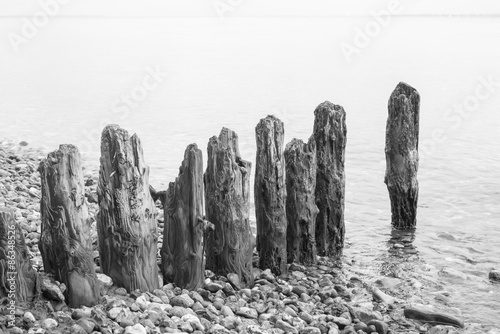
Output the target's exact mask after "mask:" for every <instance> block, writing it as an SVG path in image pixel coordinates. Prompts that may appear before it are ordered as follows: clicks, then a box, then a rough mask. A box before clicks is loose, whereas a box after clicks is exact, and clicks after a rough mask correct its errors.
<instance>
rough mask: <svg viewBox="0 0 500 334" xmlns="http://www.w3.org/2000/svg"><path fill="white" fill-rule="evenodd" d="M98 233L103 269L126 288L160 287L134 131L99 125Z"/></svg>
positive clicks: (150, 208)
mask: <svg viewBox="0 0 500 334" xmlns="http://www.w3.org/2000/svg"><path fill="white" fill-rule="evenodd" d="M97 195H98V197H99V215H98V218H97V233H98V237H99V255H100V259H101V268H102V271H103V273H105V274H106V275H108V276H109V277H111V278H112V279H113V283H114V285H116V286H120V287H123V288H125V289H126V290H127V291H133V290H136V289H140V290H141V291H153V290H154V289H156V288H158V287H159V283H158V265H157V264H156V250H157V240H158V235H157V231H156V211H155V205H154V203H153V200H152V198H151V194H150V191H149V167H148V166H147V165H146V163H145V161H144V157H143V153H142V146H141V142H140V140H139V138H138V137H137V135H135V134H134V135H133V136H132V137H130V136H129V134H128V132H127V131H126V130H124V129H121V128H120V127H119V126H118V125H108V126H106V127H105V128H104V130H103V132H102V138H101V169H100V171H99V185H98V187H97Z"/></svg>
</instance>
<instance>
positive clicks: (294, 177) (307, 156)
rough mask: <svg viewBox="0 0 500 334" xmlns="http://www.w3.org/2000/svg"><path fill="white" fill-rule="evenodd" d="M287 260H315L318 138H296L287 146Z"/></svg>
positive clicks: (303, 261) (298, 261) (299, 261)
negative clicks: (307, 139) (306, 139)
mask: <svg viewBox="0 0 500 334" xmlns="http://www.w3.org/2000/svg"><path fill="white" fill-rule="evenodd" d="M285 162H286V218H287V220H288V227H287V237H286V242H287V255H288V262H289V263H291V262H297V263H304V264H313V263H314V262H316V216H317V215H318V212H319V210H318V207H317V206H316V200H315V198H316V197H315V191H316V142H315V141H314V137H311V138H309V141H308V143H307V144H306V143H304V142H303V141H302V140H299V139H293V140H292V141H291V142H290V143H288V144H287V145H286V148H285Z"/></svg>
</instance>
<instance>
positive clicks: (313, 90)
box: [0, 17, 500, 328]
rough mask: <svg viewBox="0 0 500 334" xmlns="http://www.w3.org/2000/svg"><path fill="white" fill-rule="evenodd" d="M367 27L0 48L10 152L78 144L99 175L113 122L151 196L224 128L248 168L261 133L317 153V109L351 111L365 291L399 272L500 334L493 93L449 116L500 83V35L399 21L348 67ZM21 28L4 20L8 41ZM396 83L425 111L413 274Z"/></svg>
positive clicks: (109, 34) (69, 24)
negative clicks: (393, 202) (325, 104)
mask: <svg viewBox="0 0 500 334" xmlns="http://www.w3.org/2000/svg"><path fill="white" fill-rule="evenodd" d="M370 20H371V19H370V18H366V17H365V18H363V17H357V18H329V19H326V18H325V19H258V18H254V19H234V18H233V19H231V18H228V19H226V20H224V21H220V20H218V19H213V20H212V19H148V20H146V19H92V18H72V19H69V18H57V19H52V20H51V22H50V24H48V25H47V27H45V28H44V29H43V30H41V31H40V32H39V34H38V35H37V36H36V38H33V39H32V40H30V41H29V43H28V44H26V45H23V46H22V47H21V48H20V50H19V53H15V52H14V51H13V50H12V48H11V46H10V45H9V42H8V40H7V39H6V38H2V39H0V74H1V76H0V92H2V98H1V99H0V118H1V119H2V127H1V130H0V139H1V138H3V137H6V138H11V139H16V140H26V141H27V142H29V143H30V144H31V145H36V146H44V147H46V149H47V150H53V149H55V148H56V147H57V145H58V144H61V143H73V144H76V145H77V146H79V148H80V149H81V151H82V152H83V154H84V156H85V157H86V159H87V161H88V162H89V164H90V165H93V166H97V165H98V157H99V146H98V145H99V133H100V131H101V129H102V127H103V126H104V125H105V124H106V123H109V122H113V123H119V124H120V125H121V126H123V127H125V128H126V129H128V130H129V131H130V132H132V133H133V132H136V133H137V134H138V135H139V137H140V138H141V140H142V142H143V145H144V152H145V158H146V161H148V163H149V164H150V166H151V179H152V180H151V182H152V184H153V185H154V186H155V187H157V188H165V187H166V185H167V184H168V182H170V181H173V179H174V178H175V176H176V174H177V172H178V166H179V165H180V162H181V160H182V156H183V151H184V149H185V147H186V146H187V145H188V144H190V143H192V142H196V143H197V144H198V145H199V147H200V148H202V149H203V150H204V153H205V152H206V149H205V148H206V144H207V142H208V138H209V137H211V136H213V135H216V134H218V133H219V131H220V128H221V127H222V126H226V127H229V128H231V129H233V130H235V131H236V132H237V133H238V134H239V136H240V149H241V152H242V155H243V158H245V159H247V160H250V161H255V139H254V127H255V125H256V124H257V123H258V121H259V119H260V118H262V117H265V116H266V115H267V114H275V115H277V116H278V117H279V118H281V119H282V120H283V121H284V122H285V132H286V138H285V140H286V142H288V141H290V140H291V139H292V138H293V137H298V138H302V139H307V138H308V137H309V136H310V134H311V132H312V124H313V110H314V108H315V107H316V105H318V104H319V103H320V102H322V101H324V100H330V101H332V102H334V103H337V104H341V105H342V106H344V108H345V110H346V112H347V128H348V141H347V149H346V175H347V183H346V212H345V218H346V230H347V242H348V245H347V247H346V251H345V252H346V254H347V255H348V256H350V257H353V258H355V259H356V263H355V264H354V266H355V267H356V268H357V269H359V270H360V272H363V273H364V274H365V275H366V276H367V277H371V276H373V277H376V276H377V275H379V274H381V273H383V274H390V270H392V269H390V268H401V267H403V270H406V271H407V275H413V276H412V277H413V278H415V275H416V279H417V280H418V279H420V280H421V281H422V283H424V286H423V287H422V291H423V292H424V295H426V296H428V298H427V301H428V302H430V303H433V304H435V305H436V307H444V306H443V305H441V304H442V301H439V300H436V299H434V295H432V294H431V292H435V291H437V290H447V291H448V292H449V293H450V296H449V301H448V304H449V307H451V308H458V309H460V310H461V312H462V315H463V317H464V319H465V320H466V321H467V322H480V323H483V324H486V325H489V326H495V327H498V328H500V319H499V318H498V316H497V315H498V314H499V312H500V285H498V284H497V285H493V284H492V283H490V282H489V281H488V279H487V275H488V271H489V270H490V269H492V268H497V269H500V204H499V203H500V190H499V189H500V169H499V166H500V150H499V148H500V147H499V146H500V145H499V142H500V116H499V113H498V106H499V103H500V89H499V86H492V87H493V88H492V91H491V94H489V95H488V97H487V98H482V99H481V100H480V101H479V102H480V103H479V104H478V105H477V106H475V105H469V109H470V110H471V111H467V110H465V111H463V113H462V114H461V113H459V112H457V111H455V109H453V108H454V106H455V105H461V104H464V103H467V102H471V101H473V100H471V96H474V94H475V92H476V89H477V88H478V86H480V85H482V80H483V81H484V80H488V77H490V76H491V77H492V78H493V81H495V82H496V81H500V73H499V67H498V59H500V44H499V43H498V40H499V37H500V20H499V19H495V18H453V19H451V18H393V20H392V22H391V24H390V25H389V26H387V27H386V28H384V29H383V30H382V31H381V33H380V35H378V36H376V37H374V38H372V39H371V41H370V44H369V45H368V46H367V47H365V48H363V49H362V50H361V52H360V53H359V54H356V55H354V56H353V58H352V62H351V63H348V62H347V61H346V59H345V57H344V56H343V54H342V52H341V50H340V44H341V43H342V42H352V39H353V38H354V35H355V28H356V27H360V28H362V27H364V25H365V24H366V23H367V22H369V21H370ZM21 24H22V22H21V21H20V19H19V18H12V19H0V35H2V36H3V35H5V34H7V33H8V32H11V31H19V30H20V26H21ZM157 67H159V68H160V69H161V73H162V74H161V79H160V81H161V82H159V83H158V85H157V86H155V88H154V89H152V90H150V91H148V92H147V94H146V96H144V97H141V99H140V101H139V100H136V101H135V105H134V106H132V107H130V108H125V107H124V105H123V104H122V105H120V106H121V108H118V107H117V106H118V104H117V101H120V99H121V97H122V96H125V97H127V96H131V95H132V94H133V93H134V91H135V90H137V89H138V87H140V86H141V85H142V84H143V82H144V80H145V78H146V77H147V76H148V75H149V74H148V73H150V72H151V71H154V70H155V69H156V68H157ZM497 79H498V80H497ZM399 81H405V82H407V83H409V84H411V85H412V86H414V87H415V88H417V90H418V91H419V92H420V94H421V100H422V102H421V115H420V120H421V121H420V127H421V128H420V154H421V163H420V170H419V183H420V196H419V209H418V229H417V232H416V235H415V240H414V241H413V242H412V245H413V246H414V248H411V249H412V252H413V253H416V254H411V256H408V257H406V259H407V260H410V261H411V262H410V263H413V266H409V267H405V265H404V264H405V262H404V261H401V257H399V256H394V253H395V252H394V249H395V248H394V247H392V244H391V243H389V240H390V239H391V229H390V204H389V197H388V193H387V189H386V187H385V185H384V183H383V178H384V171H385V157H384V137H385V122H386V117H387V100H388V98H389V95H390V93H391V92H392V90H393V89H394V87H395V86H396V84H397V83H398V82H399ZM481 89H482V90H481V91H482V92H483V93H485V92H488V91H487V90H485V89H486V88H481ZM433 137H434V139H433ZM439 138H442V139H439ZM404 245H405V244H403V246H404ZM398 249H399V248H398ZM443 269H444V270H443ZM388 272H389V273H388ZM403 276H404V275H403ZM446 307H448V306H446Z"/></svg>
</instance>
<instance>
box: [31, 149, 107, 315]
mask: <svg viewBox="0 0 500 334" xmlns="http://www.w3.org/2000/svg"><path fill="white" fill-rule="evenodd" d="M39 172H40V179H41V183H42V191H41V194H42V198H41V201H40V212H41V218H42V224H41V232H42V233H41V237H40V241H39V248H40V253H41V255H42V259H43V267H44V270H45V272H47V273H51V274H53V275H54V277H55V279H56V280H57V281H59V282H61V283H64V284H65V285H66V286H67V287H68V289H67V291H66V293H65V297H66V302H67V303H68V305H69V306H70V307H81V306H83V305H85V306H93V305H95V304H97V302H98V300H99V297H100V285H99V281H98V279H97V275H96V273H95V268H94V261H93V255H92V239H91V233H90V230H91V220H90V218H89V216H88V211H87V204H86V202H85V187H84V183H83V172H82V164H81V157H80V152H79V151H78V148H77V147H76V146H73V145H60V146H59V149H58V150H56V151H54V152H52V153H49V155H48V156H47V158H46V159H44V160H42V161H41V162H40V167H39Z"/></svg>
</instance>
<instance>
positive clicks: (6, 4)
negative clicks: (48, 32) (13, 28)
mask: <svg viewBox="0 0 500 334" xmlns="http://www.w3.org/2000/svg"><path fill="white" fill-rule="evenodd" d="M56 1H57V2H58V3H59V4H61V3H64V4H61V5H60V8H59V9H60V10H58V14H57V15H59V16H72V15H77V16H80V15H99V16H173V17H212V16H217V13H216V10H217V9H216V7H217V6H218V7H219V10H221V9H220V8H226V9H227V10H230V12H231V17H249V16H257V17H263V16H264V17H266V16H336V15H370V14H371V12H373V11H378V10H382V9H384V8H387V7H388V6H389V3H390V2H391V1H396V2H399V3H400V6H401V11H400V13H399V14H406V15H417V14H444V15H466V14H474V15H489V14H500V1H498V0H474V1H470V0H358V1H353V0H316V1H305V0H274V1H273V0H142V1H139V0H108V1H106V0H36V1H35V0H25V1H19V0H0V16H14V15H22V16H31V15H34V14H36V13H37V12H38V11H39V10H40V9H41V8H42V7H43V4H44V3H51V2H56Z"/></svg>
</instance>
